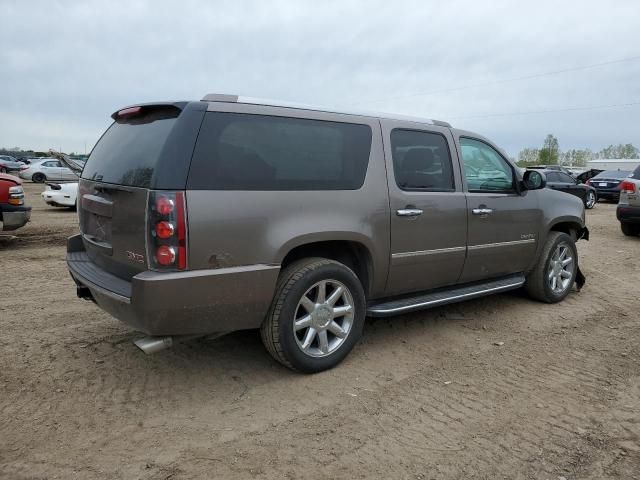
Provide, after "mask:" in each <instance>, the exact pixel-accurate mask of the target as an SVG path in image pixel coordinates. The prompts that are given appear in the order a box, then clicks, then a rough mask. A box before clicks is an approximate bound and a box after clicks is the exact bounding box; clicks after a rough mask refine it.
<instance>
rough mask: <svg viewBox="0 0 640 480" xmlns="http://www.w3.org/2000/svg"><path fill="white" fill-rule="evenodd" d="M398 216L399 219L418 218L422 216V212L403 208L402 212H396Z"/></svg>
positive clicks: (417, 209) (416, 209)
mask: <svg viewBox="0 0 640 480" xmlns="http://www.w3.org/2000/svg"><path fill="white" fill-rule="evenodd" d="M396 215H398V216H399V217H417V216H418V215H422V210H420V209H419V208H401V209H400V210H396Z"/></svg>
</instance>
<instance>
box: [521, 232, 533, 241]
mask: <svg viewBox="0 0 640 480" xmlns="http://www.w3.org/2000/svg"><path fill="white" fill-rule="evenodd" d="M520 238H521V239H522V240H531V239H532V238H536V234H535V233H523V234H522V235H520Z"/></svg>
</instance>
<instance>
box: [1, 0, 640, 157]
mask: <svg viewBox="0 0 640 480" xmlns="http://www.w3.org/2000/svg"><path fill="white" fill-rule="evenodd" d="M0 19H2V21H1V22H0V23H1V25H2V27H1V28H0V147H15V146H18V147H21V148H35V149H40V150H42V149H48V148H50V147H52V148H62V149H63V150H64V151H67V152H71V151H76V152H83V151H84V148H85V143H86V148H87V149H88V150H90V149H91V147H92V146H93V144H94V143H95V142H96V141H97V139H98V138H99V136H100V134H101V133H102V132H103V131H104V129H105V128H106V127H107V126H108V125H109V123H110V118H109V115H110V114H111V113H112V112H113V111H115V110H117V109H118V108H120V107H122V106H126V105H129V104H132V103H138V102H148V101H155V100H197V99H200V98H201V97H202V96H203V95H204V94H206V93H209V92H216V93H237V94H240V95H249V96H255V97H266V98H274V99H284V100H289V101H296V102H302V103H308V104H316V105H329V106H342V107H346V106H349V107H351V106H355V107H357V108H359V109H366V110H377V111H388V112H398V113H403V114H408V115H417V116H422V117H427V118H437V119H441V120H447V121H450V122H451V123H452V124H453V125H454V126H457V127H461V128H465V129H469V130H474V131H477V132H479V133H481V134H484V135H485V136H488V137H489V138H492V139H493V140H494V141H496V142H497V143H498V144H499V145H500V146H502V147H503V148H504V149H505V150H506V151H507V152H508V153H509V154H510V155H514V156H515V155H517V152H518V151H519V150H520V149H521V148H523V147H528V146H540V145H541V144H542V142H543V139H544V137H545V135H546V134H547V133H553V134H554V135H556V136H557V137H558V139H559V142H560V148H561V149H562V150H566V149H569V148H582V147H589V148H592V149H594V150H599V149H600V148H602V147H604V146H606V145H608V144H611V143H614V144H615V143H629V142H631V143H634V144H635V145H636V146H640V128H639V127H640V121H639V120H640V22H639V20H640V2H638V0H629V1H624V0H615V1H602V0H598V1H584V0H583V1H575V2H568V1H567V2H563V1H560V0H554V1H549V2H547V1H541V0H536V1H529V2H523V1H517V2H516V1H504V2H500V1H491V2H488V1H486V2H479V1H474V0H468V1H453V0H447V1H415V2H414V1H399V0H395V1H388V0H386V1H379V2H377V1H372V0H369V1H346V0H340V1H335V2H334V1H322V2H320V1H303V0H300V1H253V2H243V1H238V0H235V1H229V2H226V1H199V2H198V1H186V0H181V1H179V2H161V1H133V0H129V1H126V2H118V1H111V2H106V1H103V2H90V1H82V2H77V1H73V2H72V1H68V2H64V1H60V2H54V1H51V0H49V1H46V2H36V1H29V0H22V1H17V0H16V1H12V0H0ZM630 57H637V58H635V60H629V61H623V62H617V63H611V64H608V65H602V66H599V67H592V68H586V69H579V70H572V71H568V72H564V73H556V74H553V75H545V76H538V77H534V78H528V79H521V80H517V81H507V80H511V79H514V78H520V77H527V76H533V75H537V74H541V73H547V72H554V71H558V70H567V69H574V68H577V67H584V66H590V65H594V64H601V63H605V62H612V61H617V60H621V59H628V58H630ZM496 82H502V83H496ZM487 84H489V85H487ZM468 86H472V87H471V88H463V89H457V88H458V87H468ZM628 103H636V105H631V106H625V107H612V108H600V109H589V110H573V111H565V112H547V113H535V114H527V115H511V114H512V113H519V112H532V111H547V110H561V109H569V108H577V107H580V108H582V107H592V106H602V105H620V104H628ZM495 114H500V115H495ZM502 114H505V115H502ZM487 115H495V116H487Z"/></svg>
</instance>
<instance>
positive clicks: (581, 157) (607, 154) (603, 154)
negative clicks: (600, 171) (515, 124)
mask: <svg viewBox="0 0 640 480" xmlns="http://www.w3.org/2000/svg"><path fill="white" fill-rule="evenodd" d="M599 158H619V159H624V158H640V150H639V149H638V148H637V147H634V146H633V145H632V144H631V143H626V144H622V143H621V144H618V145H609V146H608V147H606V148H603V149H602V150H600V151H598V152H594V151H592V150H590V149H588V148H585V149H571V150H567V151H564V152H563V151H562V150H560V145H559V143H558V139H557V138H556V137H554V136H553V135H552V134H549V135H547V137H546V138H545V139H544V143H543V145H542V147H540V148H523V149H522V150H520V153H519V154H518V160H517V162H516V163H517V164H518V166H519V167H528V166H531V165H566V166H569V167H586V166H587V162H588V161H589V160H597V159H599Z"/></svg>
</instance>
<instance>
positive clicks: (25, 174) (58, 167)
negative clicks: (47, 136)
mask: <svg viewBox="0 0 640 480" xmlns="http://www.w3.org/2000/svg"><path fill="white" fill-rule="evenodd" d="M20 178H22V179H24V180H31V181H32V182H36V183H43V182H47V181H50V180H76V179H77V178H78V177H77V175H76V174H75V173H73V172H72V171H71V169H69V168H67V167H66V166H64V165H63V164H62V162H60V160H58V159H57V158H43V159H40V160H38V161H37V162H32V163H30V164H29V165H23V166H22V168H21V170H20Z"/></svg>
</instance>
